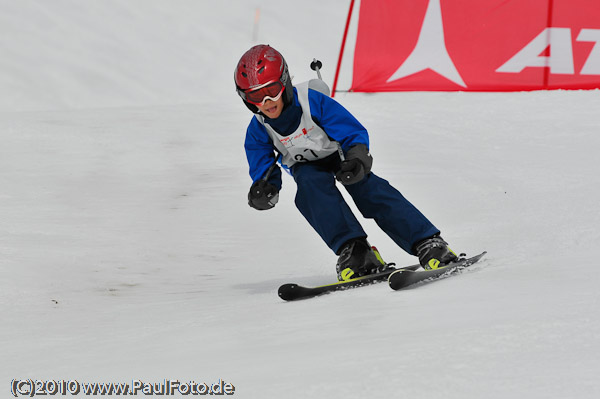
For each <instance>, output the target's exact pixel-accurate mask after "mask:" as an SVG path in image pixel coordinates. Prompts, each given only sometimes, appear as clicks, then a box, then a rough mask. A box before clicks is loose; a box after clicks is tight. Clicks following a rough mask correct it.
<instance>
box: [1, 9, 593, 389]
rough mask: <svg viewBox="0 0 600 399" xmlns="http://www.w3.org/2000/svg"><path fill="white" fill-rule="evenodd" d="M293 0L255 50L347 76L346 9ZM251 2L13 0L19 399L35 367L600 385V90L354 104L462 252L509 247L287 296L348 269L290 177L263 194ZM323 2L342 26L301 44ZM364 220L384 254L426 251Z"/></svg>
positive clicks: (12, 341) (4, 44) (8, 304)
mask: <svg viewBox="0 0 600 399" xmlns="http://www.w3.org/2000/svg"><path fill="white" fill-rule="evenodd" d="M291 3H292V2H290V5H278V6H277V7H275V5H276V4H279V3H276V2H274V1H273V2H271V1H269V2H263V3H261V4H263V7H261V21H262V22H261V27H260V30H259V32H260V33H259V40H260V41H265V42H270V43H271V44H273V45H275V46H277V45H279V47H280V48H282V51H283V49H285V48H289V51H288V53H289V56H288V54H287V53H285V52H284V55H286V56H288V59H289V61H290V67H291V68H292V73H293V74H296V80H297V81H298V82H299V81H302V80H305V79H307V78H309V77H312V71H310V70H309V69H308V63H309V62H310V60H311V59H312V57H313V56H318V57H320V58H322V59H324V61H325V62H326V65H328V66H330V69H329V72H327V73H328V74H329V75H326V76H325V77H326V79H329V82H331V78H330V77H331V76H332V74H333V71H332V69H333V65H334V63H335V57H336V56H337V54H334V53H335V52H336V51H337V48H338V46H339V37H340V35H341V29H342V27H343V26H342V25H343V19H344V17H345V12H346V10H345V9H342V10H339V9H336V7H333V6H330V5H323V4H320V3H317V2H316V1H306V2H305V3H302V4H303V5H302V6H297V5H291ZM317 6H318V7H319V8H317ZM255 8H256V5H247V4H246V2H243V1H241V0H238V1H223V2H218V4H217V3H215V2H210V3H209V2H204V1H199V2H198V1H191V0H189V1H184V0H179V1H174V2H169V5H166V2H160V1H152V2H145V1H144V2H142V1H133V0H129V1H125V2H117V1H95V2H90V4H88V3H86V6H83V4H81V5H79V2H75V1H66V0H62V1H55V2H53V6H52V7H50V6H49V5H46V3H45V2H42V1H19V2H10V1H7V0H0V11H2V12H1V13H0V18H1V21H0V22H1V23H0V29H1V30H2V31H3V32H2V35H0V49H1V50H2V53H3V54H9V56H8V57H3V58H2V59H1V60H0V89H1V90H0V187H1V188H0V265H1V270H2V274H1V275H0V317H1V319H0V345H1V350H2V354H3V356H2V359H3V360H2V362H0V392H4V396H3V397H8V392H9V390H10V382H11V380H12V379H14V378H22V379H25V378H31V379H55V380H60V379H65V380H71V379H76V380H78V381H80V382H84V381H88V382H94V381H100V382H104V381H105V382H130V381H131V380H138V379H139V380H143V381H145V382H160V381H162V380H164V379H178V380H180V381H182V382H186V381H189V380H193V381H196V382H198V383H201V382H207V383H212V382H216V381H218V380H219V379H223V380H225V381H226V382H229V383H231V384H233V385H234V386H235V388H236V389H235V394H234V397H242V398H281V397H290V398H296V397H315V398H363V397H372V398H391V397H406V398H448V399H455V398H456V399H459V398H460V399H464V398H595V397H598V395H599V394H600V383H599V382H598V378H597V371H598V370H600V360H599V358H598V352H599V351H600V321H599V320H598V307H599V305H600V300H599V299H600V294H598V288H597V287H598V285H599V284H600V272H599V271H598V267H597V262H596V256H594V255H596V252H597V250H598V242H600V233H599V230H598V227H597V226H598V225H600V211H599V210H598V197H599V195H600V187H599V185H598V181H599V179H598V173H599V172H600V164H599V162H598V159H597V148H598V147H599V146H600V136H599V135H598V132H599V131H600V117H598V109H600V97H599V93H598V91H587V92H579V91H556V92H532V93H500V94H491V93H469V94H467V93H386V94H375V95H366V94H346V95H340V96H339V97H338V100H339V101H340V102H342V104H344V105H345V106H346V107H347V108H349V109H350V110H351V111H352V112H353V113H355V115H356V116H357V117H358V118H359V119H360V120H361V121H362V122H363V124H364V125H365V126H366V127H367V128H368V129H369V131H370V132H371V140H372V145H371V148H372V153H373V155H374V159H375V164H374V170H375V171H376V172H378V174H380V175H381V176H383V177H385V178H387V179H388V180H390V181H391V182H392V183H393V184H394V185H395V186H396V187H397V188H399V189H400V190H401V191H402V192H403V193H404V194H405V195H406V196H407V197H408V198H409V199H410V200H411V201H413V202H414V203H415V204H416V205H417V206H418V207H419V208H420V209H421V210H422V211H423V212H424V213H425V214H426V215H427V216H428V217H429V218H430V219H432V221H433V222H434V223H435V224H436V225H437V226H438V227H439V228H441V229H442V231H443V233H444V237H445V238H446V239H448V240H449V241H450V243H451V244H452V247H453V248H454V249H455V250H457V251H462V252H467V253H470V254H474V253H476V252H479V251H482V250H487V251H488V252H489V254H488V256H487V258H486V260H485V261H484V262H482V263H481V264H480V265H478V266H476V267H473V269H472V270H470V271H469V272H468V273H464V274H463V275H461V276H459V277H455V278H452V279H449V280H446V281H443V282H439V283H436V284H431V285H427V286H422V287H419V288H418V289H411V290H407V291H405V292H392V291H391V290H389V289H388V288H386V287H385V286H384V285H378V286H373V287H367V288H362V289H360V290H355V291H351V292H345V293H339V294H335V295H329V296H325V297H322V298H317V299H313V300H309V301H301V302H298V303H284V302H282V301H281V300H280V299H279V298H278V297H277V294H276V291H277V287H278V286H279V285H280V284H282V283H286V282H301V283H306V284H318V283H322V282H328V281H331V280H332V279H334V278H335V275H334V271H335V268H334V265H335V260H336V257H335V256H334V255H333V254H332V253H330V252H329V250H328V249H327V248H326V247H325V246H324V244H323V243H322V242H321V241H320V239H319V238H318V237H317V236H316V234H315V233H314V232H313V231H312V230H311V229H310V227H309V226H308V224H307V223H306V222H305V221H304V220H303V219H302V218H301V216H300V215H299V213H298V212H297V211H296V210H295V208H294V205H293V196H294V193H295V187H294V183H293V181H292V179H291V178H286V179H285V180H284V190H283V191H282V198H281V200H280V203H279V204H278V205H277V207H276V208H275V209H274V210H272V211H269V212H256V211H254V210H252V209H251V208H249V207H248V206H247V205H246V195H247V190H248V187H249V184H250V180H249V178H248V176H247V166H246V163H245V158H244V153H243V148H242V142H243V135H244V130H245V126H246V124H247V122H248V121H249V118H250V115H249V113H248V112H247V110H246V109H245V107H243V105H242V104H241V103H240V101H239V99H238V98H236V96H235V93H234V92H233V83H232V82H231V71H232V70H233V66H234V65H235V62H236V61H237V58H238V57H239V55H240V54H241V52H243V51H244V50H245V49H246V48H247V47H249V46H250V45H251V39H250V35H251V32H252V22H253V20H254V15H255ZM315 9H319V10H320V12H319V13H315V12H314V11H313V10H315ZM292 11H294V12H293V13H292ZM313 14H314V15H313ZM127 16H128V17H129V18H126V17H127ZM308 16H314V18H315V19H316V20H317V21H318V22H320V23H321V24H322V26H327V28H324V29H323V30H322V31H321V32H320V33H319V34H317V33H315V32H312V31H310V30H309V31H306V32H297V30H298V29H299V28H298V29H294V28H293V27H294V25H298V26H301V24H302V23H304V22H302V21H303V19H306V18H308ZM100 20H103V21H111V22H112V23H106V24H105V23H100ZM128 21H134V22H135V23H134V24H128ZM241 21H244V23H245V25H244V24H242V23H241ZM331 21H341V22H336V23H337V25H335V26H331V25H327V24H328V23H331ZM159 22H160V23H159ZM263 25H266V26H263ZM283 27H285V29H284V28H283ZM134 28H135V29H134ZM128 29H131V31H129V30H128ZM278 30H279V31H283V30H285V32H286V33H285V34H282V36H283V37H284V38H283V39H282V38H280V39H279V40H275V39H273V38H271V37H269V34H271V33H273V34H276V33H277V34H281V33H280V32H278ZM124 32H125V33H128V34H127V35H125V36H121V35H123V34H124ZM167 33H171V35H169V34H167ZM7 34H10V35H11V36H10V37H12V38H14V40H12V41H11V40H8V39H7ZM188 36H191V37H192V38H193V40H188V41H186V40H185V38H186V37H188ZM303 36H306V37H305V38H306V41H301V40H300V38H302V37H303ZM319 37H321V39H320V40H317V39H318V38H319ZM42 39H43V40H42ZM118 39H120V40H118ZM300 43H302V44H300ZM61 46H62V47H61ZM129 46H131V49H130V51H128V52H125V51H124V50H123V49H125V48H127V49H128V50H129ZM58 48H63V51H64V52H63V53H57V52H56V49H58ZM201 49H202V51H201ZM204 49H206V50H204ZM84 50H85V51H84ZM152 51H157V52H158V53H157V54H160V57H157V59H156V60H157V61H156V62H155V63H152V62H149V60H150V59H152V57H153V53H152ZM315 53H318V54H315ZM320 53H322V54H325V55H323V56H322V55H321V54H320ZM213 56H214V57H213ZM147 57H150V58H147ZM36 60H37V61H38V62H36ZM101 60H113V61H115V62H117V61H116V60H121V61H122V64H119V65H117V64H115V65H112V64H109V65H106V64H103V63H101V62H100V61H101ZM207 65H210V68H209V67H207ZM138 69H139V70H140V71H141V72H140V73H136V71H137V70H138ZM38 70H39V71H40V72H43V76H39V74H38V73H37V72H38ZM90 71H91V72H90ZM207 71H210V72H214V78H213V79H210V78H209V79H206V78H205V77H204V76H205V75H203V74H206V73H207ZM77 72H80V73H77ZM196 72H198V73H196ZM325 72H326V71H325V70H324V73H325ZM90 73H91V75H90ZM100 89H101V93H100V94H101V95H98V96H97V94H99V93H98V90H100ZM365 228H366V229H367V230H368V232H369V233H370V239H371V241H372V242H373V243H374V244H376V245H377V246H378V247H379V248H380V250H381V252H382V253H383V255H384V257H385V258H386V259H388V260H390V261H396V262H397V263H400V264H407V263H414V259H413V258H412V257H410V256H408V255H406V254H404V253H402V252H401V250H400V249H398V248H396V247H395V245H394V244H393V243H392V242H391V240H389V239H388V238H387V237H386V236H384V235H383V234H382V233H381V232H379V231H378V229H377V227H376V226H375V225H374V224H373V223H371V222H369V221H367V222H365ZM81 396H84V395H83V394H81Z"/></svg>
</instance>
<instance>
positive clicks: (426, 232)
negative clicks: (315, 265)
mask: <svg viewBox="0 0 600 399" xmlns="http://www.w3.org/2000/svg"><path fill="white" fill-rule="evenodd" d="M235 84H236V90H237V93H238V95H239V96H240V97H241V98H242V100H243V101H244V104H245V105H246V106H247V107H248V108H249V109H250V110H251V111H252V112H253V113H254V114H255V115H254V117H253V118H252V120H251V122H250V125H249V126H248V129H247V132H246V139H245V145H244V147H245V150H246V156H247V158H248V164H249V166H250V176H251V178H252V181H253V184H252V186H251V187H250V192H249V193H248V203H249V205H250V206H251V207H253V208H255V209H258V210H267V209H271V208H273V207H274V206H275V204H276V203H277V201H278V199H279V190H280V189H281V184H282V181H281V169H280V168H279V167H277V166H276V163H277V161H279V163H281V164H282V165H283V167H284V168H286V169H288V170H289V171H290V173H291V175H292V176H293V178H294V180H295V181H296V184H297V192H296V198H295V203H296V207H297V208H298V210H299V211H300V212H301V213H302V215H303V216H304V217H305V218H306V220H307V221H308V222H309V223H310V225H311V226H312V227H313V228H314V229H315V230H316V232H317V233H318V234H319V235H320V236H321V238H322V239H323V240H324V241H325V243H326V244H327V245H328V246H329V248H331V250H333V252H334V253H335V254H336V255H338V256H339V258H338V261H337V265H336V271H337V276H338V279H339V280H340V281H345V280H349V279H351V278H356V277H359V276H364V275H368V274H371V273H376V272H378V271H381V270H382V269H383V268H385V265H384V264H383V262H381V261H379V260H378V257H377V255H376V254H375V252H374V251H373V250H372V248H371V246H370V245H369V243H368V242H367V234H366V233H365V231H364V230H363V228H362V227H361V225H360V223H359V222H358V220H357V219H356V217H355V216H354V214H353V213H352V211H351V209H350V208H349V207H348V205H347V204H346V202H345V201H344V198H343V197H342V195H341V193H340V192H339V190H338V188H337V186H336V183H335V181H336V179H337V180H338V181H340V182H341V183H342V184H343V185H344V187H345V189H346V190H347V191H348V193H349V194H350V196H351V197H352V199H353V200H354V202H355V203H356V205H357V207H358V209H359V210H360V212H361V213H362V215H363V216H364V217H366V218H372V219H374V220H375V221H376V222H377V224H378V225H379V227H380V228H381V229H382V230H383V231H384V232H385V233H386V234H387V235H388V236H389V237H390V238H391V239H392V240H393V241H394V242H395V243H396V244H398V245H399V246H400V247H401V248H402V249H404V250H405V251H406V252H408V253H409V254H412V255H416V256H418V257H419V262H420V264H421V265H422V266H423V267H424V268H426V269H436V268H438V267H441V266H444V265H446V264H448V263H450V262H452V261H454V260H456V259H457V257H456V255H455V254H454V253H453V252H452V251H451V250H450V249H449V248H448V244H447V243H446V242H445V241H444V240H443V239H442V237H441V236H440V231H439V230H438V229H437V228H436V227H435V226H434V225H433V224H431V222H430V221H429V220H428V219H427V218H426V217H425V216H423V214H422V213H421V212H419V210H417V209H416V208H415V207H414V206H413V205H412V204H411V203H410V202H409V201H408V200H406V199H405V198H404V197H403V196H402V194H400V192H399V191H398V190H396V189H395V188H394V187H392V186H391V185H390V184H389V183H388V182H387V181H386V180H384V179H382V178H380V177H378V176H376V175H375V174H374V173H373V172H371V166H372V163H373V158H372V157H371V154H370V152H369V136H368V133H367V131H366V129H365V128H364V127H363V126H362V125H361V124H360V122H358V120H356V118H355V117H354V116H353V115H352V114H350V113H349V112H348V111H347V110H346V109H345V108H344V107H342V106H341V105H340V104H339V103H338V102H336V101H335V100H333V99H332V98H330V97H329V96H327V95H325V94H322V93H320V92H319V91H316V90H312V89H311V88H309V83H308V82H307V83H304V84H299V85H297V86H296V87H293V86H292V83H291V78H290V74H289V71H288V66H287V63H286V62H285V60H284V58H283V56H282V55H281V54H280V53H279V52H278V51H277V50H275V49H274V48H272V47H270V46H268V45H257V46H254V47H252V48H251V49H250V50H248V51H247V52H246V53H244V55H242V57H241V58H240V61H239V62H238V65H237V67H236V69H235ZM276 154H277V155H276Z"/></svg>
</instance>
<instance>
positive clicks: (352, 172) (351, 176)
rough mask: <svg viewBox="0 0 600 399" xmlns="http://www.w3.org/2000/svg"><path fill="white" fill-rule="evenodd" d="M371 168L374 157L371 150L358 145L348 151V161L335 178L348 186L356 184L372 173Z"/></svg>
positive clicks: (343, 162)
mask: <svg viewBox="0 0 600 399" xmlns="http://www.w3.org/2000/svg"><path fill="white" fill-rule="evenodd" d="M371 166H373V157H372V156H371V153H369V149H368V148H367V146H366V145H364V144H357V145H355V146H354V147H352V148H350V149H349V150H348V153H347V154H346V160H345V161H342V164H341V166H340V170H339V171H338V172H337V173H336V174H335V178H336V179H337V180H339V181H340V182H342V184H344V185H346V186H348V185H350V184H355V183H358V182H359V181H361V180H362V179H364V177H365V176H366V175H368V174H369V172H371Z"/></svg>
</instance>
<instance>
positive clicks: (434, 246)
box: [414, 234, 458, 270]
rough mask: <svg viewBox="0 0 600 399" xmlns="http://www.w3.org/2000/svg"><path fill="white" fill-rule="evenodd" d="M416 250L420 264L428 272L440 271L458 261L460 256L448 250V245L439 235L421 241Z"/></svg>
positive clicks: (416, 245)
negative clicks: (441, 268)
mask: <svg viewBox="0 0 600 399" xmlns="http://www.w3.org/2000/svg"><path fill="white" fill-rule="evenodd" d="M414 248H415V253H416V254H417V256H418V257H419V263H420V264H421V266H423V268H424V269H427V270H432V269H439V268H440V267H444V266H447V265H448V264H450V263H452V262H456V261H457V260H458V256H456V254H455V253H454V252H453V251H452V250H451V249H450V248H448V243H447V242H446V241H444V239H443V238H442V237H440V235H439V234H436V235H434V236H433V237H430V238H426V239H424V240H422V241H419V242H418V243H416V244H415V247H414Z"/></svg>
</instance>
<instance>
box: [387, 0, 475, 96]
mask: <svg viewBox="0 0 600 399" xmlns="http://www.w3.org/2000/svg"><path fill="white" fill-rule="evenodd" d="M426 69H431V70H432V71H434V72H436V73H438V74H440V75H442V76H443V77H445V78H446V79H448V80H450V81H452V82H454V83H456V84H457V85H459V86H462V87H467V85H466V84H465V82H464V81H463V80H462V78H461V77H460V74H459V73H458V70H457V69H456V66H454V62H452V59H451V58H450V54H448V50H447V49H446V43H445V39H444V24H443V22H442V8H441V6H440V0H430V1H429V4H428V6H427V12H426V13H425V19H424V20H423V26H421V33H419V39H418V40H417V45H416V46H415V48H414V50H413V51H412V53H410V55H409V56H408V58H407V59H406V61H404V64H402V65H400V68H398V70H397V71H396V72H394V74H393V75H392V76H391V77H390V78H389V79H388V80H387V83H389V82H391V81H393V80H398V79H402V78H405V77H407V76H410V75H414V74H415V73H417V72H421V71H424V70H426Z"/></svg>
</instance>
